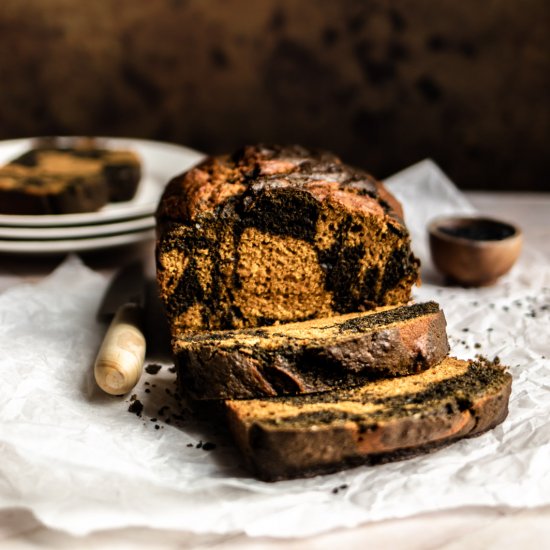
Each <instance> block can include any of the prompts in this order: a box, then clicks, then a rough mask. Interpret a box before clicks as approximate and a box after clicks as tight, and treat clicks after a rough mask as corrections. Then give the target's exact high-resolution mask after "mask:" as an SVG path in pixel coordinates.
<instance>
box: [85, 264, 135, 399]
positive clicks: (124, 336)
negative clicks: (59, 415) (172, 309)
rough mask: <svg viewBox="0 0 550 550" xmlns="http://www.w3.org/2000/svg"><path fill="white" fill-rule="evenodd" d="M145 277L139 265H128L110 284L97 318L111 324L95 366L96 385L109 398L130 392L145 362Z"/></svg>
mask: <svg viewBox="0 0 550 550" xmlns="http://www.w3.org/2000/svg"><path fill="white" fill-rule="evenodd" d="M144 293H145V275H144V272H143V265H142V264H141V262H134V263H131V264H128V265H127V266H126V267H124V268H123V269H121V270H120V271H119V272H118V274H117V275H115V277H114V279H113V281H112V282H111V284H110V285H109V288H108V289H107V292H106V293H105V296H104V298H103V301H102V303H101V305H100V307H99V310H98V313H97V316H98V319H99V320H102V321H108V320H109V319H111V323H110V325H109V328H108V329H107V332H106V334H105V337H104V338H103V343H102V344H101V347H100V348H99V352H98V354H97V357H96V361H95V364H94V376H95V380H96V382H97V385H98V386H99V387H100V388H101V389H102V390H103V391H105V392H107V393H109V394H111V395H123V394H125V393H127V392H129V391H130V390H131V389H132V388H133V387H134V386H135V385H136V384H137V383H138V381H139V379H140V377H141V373H142V370H143V363H144V361H145V348H146V343H145V336H144V334H143V322H144V319H143V317H144V315H143V306H144Z"/></svg>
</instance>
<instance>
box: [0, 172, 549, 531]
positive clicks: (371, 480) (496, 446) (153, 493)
mask: <svg viewBox="0 0 550 550" xmlns="http://www.w3.org/2000/svg"><path fill="white" fill-rule="evenodd" d="M388 181H389V186H390V188H391V189H392V190H393V191H394V192H395V193H396V195H398V197H399V198H400V199H401V200H402V202H403V203H404V206H405V213H406V218H407V223H408V225H409V227H410V229H411V232H412V235H413V240H414V248H415V250H416V251H417V253H418V254H419V255H420V256H421V258H422V260H423V262H424V270H425V273H427V274H428V275H429V276H427V277H426V276H425V282H424V284H423V285H422V286H421V287H420V288H418V289H417V290H416V291H415V297H416V298H417V300H429V299H435V300H436V301H438V302H439V303H440V304H441V306H442V307H443V309H444V311H445V314H446V317H447V321H448V332H449V337H450V342H451V348H452V354H453V355H456V356H458V357H461V358H469V357H473V356H474V355H475V354H476V353H479V352H482V353H483V354H484V355H486V356H488V357H490V358H492V357H494V356H495V355H498V356H499V357H500V359H501V362H502V363H503V364H505V365H508V366H509V367H510V372H511V373H512V375H513V378H514V382H513V391H512V398H511V402H510V413H509V416H508V418H507V419H506V420H505V422H504V423H503V424H502V425H500V426H498V427H497V428H496V429H494V430H492V431H490V432H489V433H486V434H484V435H482V436H480V437H477V438H474V439H470V440H464V441H459V442H457V443H455V444H453V445H451V446H449V447H447V448H445V449H442V450H440V451H438V452H436V453H433V454H431V455H427V456H420V457H417V458H413V459H411V460H407V461H403V462H396V463H392V464H386V465H381V466H376V467H358V468H355V469H352V470H347V471H344V472H340V473H336V474H332V475H327V476H320V477H316V478H313V479H306V480H296V481H284V482H278V483H272V484H268V483H263V482H260V481H257V480H255V479H253V478H251V477H250V476H249V475H248V473H247V472H246V470H244V469H243V467H242V464H241V459H240V457H239V455H238V453H237V452H236V451H235V450H234V448H233V446H232V444H231V442H230V440H229V439H228V436H227V434H224V433H223V432H222V431H219V430H216V429H214V428H212V427H209V426H208V425H207V424H205V423H204V422H202V421H198V420H195V419H193V418H191V417H190V416H189V414H188V413H187V412H185V411H182V410H181V409H180V407H179V405H178V402H177V401H176V399H175V398H174V396H173V392H174V379H175V375H174V374H173V373H172V372H171V371H170V367H171V364H170V363H164V364H163V365H161V368H160V370H159V371H158V372H157V373H156V374H152V372H153V371H154V369H149V370H151V373H145V374H144V376H143V378H142V380H141V382H140V385H139V386H138V387H137V388H136V391H135V395H136V397H137V399H136V400H135V401H131V399H130V396H126V397H119V398H113V397H109V396H106V395H102V394H101V392H100V391H99V390H98V389H96V388H95V386H94V384H93V381H92V365H93V361H94V357H95V353H96V351H97V349H98V346H99V344H100V341H101V338H102V336H103V333H104V331H105V327H104V326H103V325H101V324H100V323H98V322H97V321H96V318H95V314H96V309H97V306H98V303H99V301H100V299H101V297H102V294H103V292H104V291H105V289H106V286H107V283H108V281H107V280H106V278H105V277H104V276H102V275H100V274H98V273H95V272H93V271H91V270H89V269H88V268H87V267H85V266H84V265H83V264H82V263H81V262H80V260H79V259H78V258H77V257H74V256H73V257H69V258H67V259H66V261H65V262H64V263H63V264H61V266H60V267H58V268H57V269H56V270H55V271H54V272H53V273H52V274H51V275H50V276H48V277H47V278H45V279H43V280H42V281H41V282H40V283H38V284H20V285H16V286H14V287H12V288H10V289H8V290H7V291H5V292H4V293H2V294H0V326H1V333H0V372H1V381H0V508H11V507H23V508H27V509H29V510H31V511H32V512H33V513H34V514H35V515H36V517H37V518H38V519H40V520H41V521H42V522H43V523H44V524H46V525H48V526H50V527H53V528H56V529H61V530H64V531H67V532H70V533H73V534H86V533H89V532H91V531H94V530H99V529H107V528H115V527H125V526H133V525H139V526H149V527H154V528H170V529H181V530H187V531H192V532H197V533H207V532H210V533H232V532H246V533H247V534H249V535H265V536H272V537H290V536H307V535H312V534H316V533H321V532H323V531H327V530H330V529H333V528H336V527H344V526H355V525H358V524H359V523H362V522H366V521H373V520H381V519H387V518H396V517H403V516H407V515H411V514H415V513H420V512H426V511H432V510H441V509H445V508H452V507H458V506H463V505H476V506H480V505H486V506H509V507H515V506H527V507H530V506H537V505H543V504H548V503H550V466H549V464H550V443H549V442H550V391H549V390H550V376H549V375H550V359H549V355H550V349H549V348H550V336H549V335H550V266H549V265H548V263H547V262H546V263H545V261H544V260H543V259H542V258H540V257H538V256H537V255H536V253H534V252H533V251H530V250H529V249H528V248H526V250H525V251H524V253H523V255H522V257H521V259H520V261H519V263H518V264H517V265H516V266H515V267H514V269H513V270H512V272H511V273H510V274H508V275H507V276H505V277H504V278H503V279H501V280H500V281H499V283H498V284H497V285H496V286H494V287H491V288H486V289H469V290H466V289H461V288H446V287H443V286H440V285H439V284H437V282H438V281H437V276H436V275H435V273H433V272H432V273H431V274H430V270H431V263H430V260H429V257H428V251H427V245H426V239H425V226H426V223H427V221H428V220H429V219H430V218H431V217H432V216H433V215H434V214H438V215H440V214H443V213H450V212H471V211H472V207H471V206H470V205H469V204H468V202H467V201H466V200H465V198H464V197H463V196H462V195H461V194H460V193H459V192H458V190H457V189H456V188H455V187H454V186H453V185H452V183H451V182H450V181H449V180H448V179H447V178H446V177H445V175H444V174H443V173H442V172H441V171H440V170H439V169H438V168H437V166H435V165H434V164H433V163H432V162H430V161H424V162H422V163H419V164H418V165H415V166H413V167H412V168H410V169H408V170H405V171H404V172H402V173H400V174H398V175H396V176H395V177H393V178H390V180H388ZM426 279H427V280H426ZM136 401H139V402H140V403H142V404H143V407H144V408H143V411H142V412H141V415H140V416H138V415H137V414H134V413H132V412H129V410H128V409H129V407H131V406H132V404H133V405H134V407H135V406H136V405H135V402H136ZM137 412H139V411H137Z"/></svg>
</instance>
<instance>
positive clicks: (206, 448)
mask: <svg viewBox="0 0 550 550" xmlns="http://www.w3.org/2000/svg"><path fill="white" fill-rule="evenodd" d="M215 448H216V444H215V443H211V442H210V441H207V442H206V443H204V444H203V446H202V450H203V451H213V450H214V449H215Z"/></svg>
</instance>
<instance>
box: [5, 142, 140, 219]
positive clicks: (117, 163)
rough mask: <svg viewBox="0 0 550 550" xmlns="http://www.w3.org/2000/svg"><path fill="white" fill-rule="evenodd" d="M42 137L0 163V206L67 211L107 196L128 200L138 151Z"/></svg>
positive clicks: (9, 210) (15, 210)
mask: <svg viewBox="0 0 550 550" xmlns="http://www.w3.org/2000/svg"><path fill="white" fill-rule="evenodd" d="M55 143H56V142H55V140H53V141H52V142H51V143H50V141H49V140H48V141H46V142H45V143H44V144H41V145H39V146H37V147H35V148H33V149H30V150H28V151H26V152H25V153H24V154H22V155H21V156H19V157H17V158H16V159H14V160H12V161H11V162H10V163H9V164H7V165H5V166H3V167H2V168H0V212H2V213H4V214H69V213H76V212H92V211H95V210H98V209H99V208H101V207H102V206H104V205H105V204H107V203H108V202H119V201H126V200H130V199H131V198H132V197H133V196H134V194H135V193H136V190H137V187H138V183H139V180H140V178H141V163H140V160H139V158H138V156H137V155H136V154H135V153H134V152H132V151H127V150H110V149H104V148H101V147H97V146H96V145H95V142H94V141H93V140H87V139H86V140H84V139H82V140H75V141H74V144H73V146H70V147H67V146H62V147H61V146H59V147H58V146H56V144H55Z"/></svg>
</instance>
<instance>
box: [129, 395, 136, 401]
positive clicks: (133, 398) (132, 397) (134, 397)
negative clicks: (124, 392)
mask: <svg viewBox="0 0 550 550" xmlns="http://www.w3.org/2000/svg"><path fill="white" fill-rule="evenodd" d="M136 399H137V395H136V394H135V393H133V394H132V395H131V396H130V401H135V400H136Z"/></svg>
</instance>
